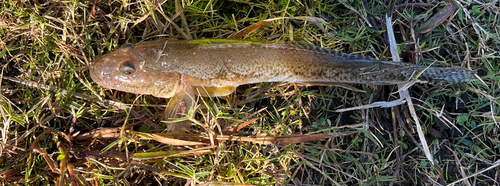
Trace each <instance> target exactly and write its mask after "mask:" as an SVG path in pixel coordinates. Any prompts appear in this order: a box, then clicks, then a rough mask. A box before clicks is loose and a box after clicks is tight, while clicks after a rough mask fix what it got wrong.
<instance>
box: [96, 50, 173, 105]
mask: <svg viewBox="0 0 500 186" xmlns="http://www.w3.org/2000/svg"><path fill="white" fill-rule="evenodd" d="M146 56H148V54H144V50H143V49H139V50H137V49H136V48H135V47H134V46H133V45H131V44H125V45H123V46H121V47H120V48H119V49H117V50H115V51H113V52H111V53H109V54H106V55H104V56H102V57H100V58H98V59H96V60H94V61H93V62H92V63H91V65H90V68H89V69H90V76H91V78H92V79H93V80H94V82H96V83H97V84H99V85H100V86H102V87H104V88H107V89H114V90H119V91H124V92H130V93H135V94H150V95H153V96H156V97H162V98H170V97H172V96H174V95H175V94H176V93H177V92H178V91H179V90H180V85H181V83H180V82H181V78H182V75H181V74H179V73H173V72H161V71H157V70H154V69H153V68H150V67H148V66H146V63H148V62H149V63H152V62H151V59H149V58H148V57H146ZM148 59H149V61H148Z"/></svg>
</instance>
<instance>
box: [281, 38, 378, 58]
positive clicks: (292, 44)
mask: <svg viewBox="0 0 500 186" xmlns="http://www.w3.org/2000/svg"><path fill="white" fill-rule="evenodd" d="M284 47H287V48H290V49H297V50H308V51H314V52H317V53H322V54H330V55H334V56H336V57H341V58H345V59H349V60H377V59H374V58H371V57H366V56H358V55H354V54H346V53H343V52H337V51H333V50H328V49H326V48H321V47H318V46H315V45H311V44H308V43H304V42H287V43H285V44H284Z"/></svg>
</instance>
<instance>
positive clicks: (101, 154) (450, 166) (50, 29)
mask: <svg viewBox="0 0 500 186" xmlns="http://www.w3.org/2000/svg"><path fill="white" fill-rule="evenodd" d="M387 2H389V1H387ZM387 2H386V1H358V0H353V1H351V0H349V1H342V0H340V1H303V0H297V1H285V0H283V1H281V0H280V1H273V2H270V3H269V2H259V1H220V0H212V1H160V2H156V1H148V0H146V1H138V2H128V1H99V2H97V4H94V2H93V1H81V2H80V1H77V0H75V1H58V2H52V1H48V2H43V1H34V2H33V1H29V2H21V1H12V0H7V1H2V2H0V12H1V13H0V60H1V62H2V63H1V64H2V74H3V76H9V77H17V78H19V79H22V80H25V81H32V83H38V84H39V86H38V87H33V86H26V85H21V84H19V83H14V82H11V81H8V80H5V79H4V80H2V83H1V91H2V97H1V99H0V106H1V109H0V116H1V125H0V126H1V129H2V130H1V133H0V135H1V141H0V147H1V148H0V151H1V157H0V165H2V166H1V167H2V168H1V171H0V173H1V174H0V175H1V177H0V179H1V180H2V182H3V184H5V185H18V184H26V185H41V184H50V185H54V184H74V185H107V184H116V185H147V184H152V185H160V184H164V185H180V184H186V183H188V184H193V185H194V184H206V185H209V184H222V183H224V184H233V185H237V184H255V185H285V184H287V185H292V184H296V185H301V184H316V185H333V184H337V185H355V184H359V185H373V184H376V185H390V184H399V185H430V184H435V185H439V184H445V183H446V184H448V183H456V184H459V185H498V184H499V181H500V168H499V165H500V150H499V148H500V137H499V136H500V135H499V133H500V132H499V128H500V123H499V120H500V117H499V109H498V106H500V104H499V101H498V96H499V91H500V86H499V85H500V79H499V78H498V77H499V76H498V74H499V71H498V69H499V67H500V60H499V58H500V55H499V53H498V51H500V44H499V43H500V35H499V28H500V27H499V26H500V15H499V13H498V12H500V6H499V5H498V2H496V3H494V2H492V3H482V2H479V1H472V2H468V1H467V2H466V1H456V2H453V3H455V4H456V11H453V12H452V14H450V15H449V17H444V18H437V21H436V20H433V19H431V17H432V16H433V15H436V14H437V13H438V12H439V11H440V10H442V9H444V7H445V6H446V3H444V2H440V1H431V2H429V3H421V2H415V1H410V2H408V3H407V4H401V3H396V4H394V5H392V9H391V5H390V4H389V3H387ZM386 14H389V15H390V16H391V17H392V20H393V23H392V25H393V28H394V31H395V37H396V42H397V43H398V44H399V45H398V49H399V52H400V53H399V55H400V56H401V57H402V60H403V61H405V62H412V63H422V64H425V65H430V64H432V63H433V65H438V66H463V67H466V68H470V69H473V70H479V73H478V74H479V76H478V78H477V79H475V80H474V81H473V82H472V83H469V84H459V85H430V84H429V85H427V84H417V85H414V86H413V87H411V88H410V89H409V93H410V96H412V98H413V103H414V108H415V109H416V113H417V116H418V118H419V121H420V123H421V125H422V127H421V128H422V130H423V131H424V133H425V137H426V140H427V143H428V145H429V149H430V153H431V155H432V156H433V158H434V160H435V162H436V165H435V166H433V165H432V163H431V162H429V161H428V160H427V158H426V156H425V155H424V154H423V151H422V149H421V147H418V146H419V145H420V144H421V143H420V142H419V141H418V136H417V134H416V126H415V125H414V122H413V121H412V118H411V116H410V114H409V111H408V106H407V105H401V106H396V107H392V108H371V109H362V110H355V111H346V112H342V113H338V112H332V111H333V110H336V109H340V108H349V107H355V106H361V105H368V104H370V103H373V102H377V101H390V100H394V99H397V94H391V93H393V92H395V91H397V89H398V88H397V87H393V86H370V85H354V86H355V87H357V88H360V89H363V90H365V91H366V93H357V92H353V91H350V90H346V89H344V88H340V87H304V86H300V85H296V84H290V83H262V84H257V85H246V86H241V87H239V88H238V90H237V92H236V93H234V94H232V95H230V96H228V97H225V98H204V99H203V100H200V101H199V102H198V105H199V107H198V109H197V110H196V113H191V114H189V115H188V116H187V117H184V118H181V119H182V120H187V121H189V123H193V125H192V126H191V128H190V129H191V131H190V132H189V134H185V135H174V134H163V133H162V131H163V129H164V128H165V123H164V122H162V121H164V120H165V119H164V118H161V117H162V116H161V115H162V113H163V111H164V109H165V107H164V105H165V104H166V103H167V100H165V99H159V98H154V97H151V96H138V95H135V94H128V93H123V92H117V91H112V90H106V89H103V88H101V87H99V86H98V85H96V84H95V83H93V82H92V80H91V79H90V77H89V76H88V70H87V65H88V64H90V61H92V59H95V58H97V57H99V56H101V55H103V54H105V53H107V52H109V51H111V50H112V49H115V48H117V47H118V46H119V45H121V44H123V43H126V42H133V43H136V42H139V41H143V40H151V39H155V38H160V37H169V38H176V39H190V38H227V37H228V36H230V35H232V34H234V33H236V32H238V31H239V30H241V29H243V28H245V27H247V26H250V25H251V24H254V23H257V22H259V21H262V20H264V19H268V18H278V17H298V16H314V17H321V18H323V19H325V20H326V21H327V23H328V24H326V25H324V26H326V27H327V28H328V29H329V32H328V33H323V32H321V30H320V28H319V27H317V26H316V25H315V24H313V23H311V22H308V21H302V20H289V19H285V20H278V21H274V22H272V23H270V24H268V25H266V26H265V27H264V28H262V29H259V30H258V31H256V32H253V33H251V34H249V35H247V38H246V39H251V40H267V41H274V42H284V41H299V42H304V43H311V44H314V45H317V46H322V47H324V48H328V49H332V50H336V51H342V52H346V53H355V54H358V55H364V56H370V57H374V58H379V59H381V60H391V59H390V57H388V56H390V55H391V54H390V52H389V43H388V39H387V38H388V37H387V35H386V32H385V31H384V30H385V28H386V23H385V22H384V20H385V15H386ZM428 20H432V21H431V23H438V24H434V25H431V26H429V24H426V23H429V21H428ZM423 31H429V32H426V33H423ZM479 77H480V78H479ZM32 85H33V84H32ZM41 85H46V86H52V87H55V88H57V90H56V91H51V90H46V89H44V88H43V87H42V86H41ZM62 90H67V91H70V93H67V92H64V91H62ZM100 99H103V100H100ZM103 101H104V103H103ZM119 103H123V104H126V105H121V106H122V107H127V109H125V110H120V109H116V108H115V107H113V106H109V105H116V104H119ZM129 125H132V126H129ZM243 125H245V127H244V128H243V129H241V130H239V131H238V132H236V133H234V134H232V135H221V133H222V132H224V131H230V130H229V129H228V128H231V127H233V128H237V127H238V126H243ZM124 126H128V127H124ZM349 131H358V132H359V133H355V134H351V133H349V134H350V135H346V136H341V137H337V138H329V139H326V140H315V141H311V142H305V143H291V144H287V143H285V142H284V141H286V140H283V139H287V138H286V137H287V136H291V135H302V134H316V135H317V136H321V135H324V134H330V133H335V132H346V133H347V132H349ZM271 136H274V137H282V138H272V139H274V140H275V141H272V140H270V141H269V140H268V139H270V138H268V139H264V140H263V137H271ZM228 137H232V138H228ZM237 137H242V138H237ZM172 139H178V140H179V141H175V140H172ZM259 140H261V141H259ZM266 140H268V141H266ZM280 140H281V141H280ZM262 141H264V142H262ZM268 142H269V143H272V144H270V145H269V144H266V143H268ZM280 142H281V143H280ZM173 144H174V145H173ZM175 144H177V145H179V144H180V146H176V145H175Z"/></svg>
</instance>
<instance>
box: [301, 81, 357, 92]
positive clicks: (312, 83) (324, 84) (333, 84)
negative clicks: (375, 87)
mask: <svg viewBox="0 0 500 186" xmlns="http://www.w3.org/2000/svg"><path fill="white" fill-rule="evenodd" d="M300 84H304V85H308V86H335V87H342V88H345V89H347V90H351V91H354V92H365V91H364V90H361V89H358V88H356V87H353V86H351V85H348V84H344V83H325V82H300Z"/></svg>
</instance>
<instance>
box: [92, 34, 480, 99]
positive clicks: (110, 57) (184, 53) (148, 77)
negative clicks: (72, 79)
mask: <svg viewBox="0 0 500 186" xmlns="http://www.w3.org/2000/svg"><path fill="white" fill-rule="evenodd" d="M422 71H423V73H422V75H421V76H420V78H421V79H423V80H428V81H431V82H438V83H466V82H469V81H470V80H471V78H472V76H473V75H474V73H475V72H474V71H471V70H467V69H464V68H461V67H449V68H447V67H429V68H427V69H426V67H424V66H419V65H413V64H408V63H402V62H389V61H378V60H375V59H371V58H365V57H360V56H355V55H349V54H344V53H340V52H334V51H331V50H327V49H323V48H319V47H316V46H304V45H297V44H290V43H266V42H251V41H237V40H225V39H205V40H184V41H178V40H166V39H162V40H155V41H147V42H142V43H139V44H137V45H136V46H132V45H124V46H122V47H121V48H120V49H119V50H115V51H113V52H111V53H109V54H107V55H105V56H103V57H101V58H99V59H97V60H95V61H94V62H93V63H92V64H91V66H90V75H91V77H92V79H93V80H94V81H95V82H96V83H98V84H99V85H101V86H103V87H104V88H109V89H116V90H121V91H125V92H132V93H137V94H152V95H154V96H157V97H167V98H168V97H172V96H173V95H175V94H177V93H179V92H180V91H186V90H187V89H189V88H191V87H233V86H234V87H235V86H238V85H242V84H250V83H260V82H298V83H316V84H328V83H336V82H339V83H361V84H375V85H390V84H398V83H404V82H408V81H409V80H411V79H412V78H413V77H415V76H417V75H418V74H419V73H420V72H422Z"/></svg>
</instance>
